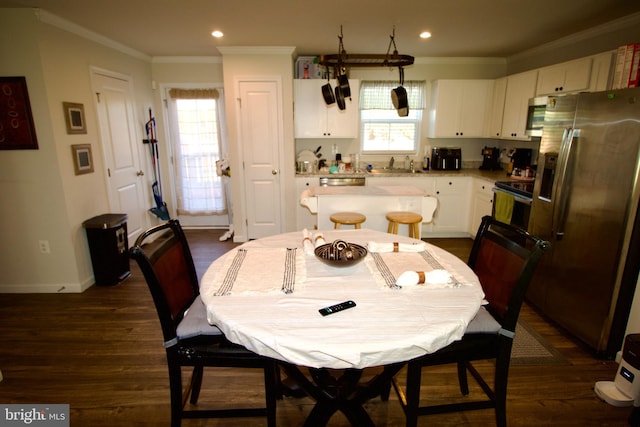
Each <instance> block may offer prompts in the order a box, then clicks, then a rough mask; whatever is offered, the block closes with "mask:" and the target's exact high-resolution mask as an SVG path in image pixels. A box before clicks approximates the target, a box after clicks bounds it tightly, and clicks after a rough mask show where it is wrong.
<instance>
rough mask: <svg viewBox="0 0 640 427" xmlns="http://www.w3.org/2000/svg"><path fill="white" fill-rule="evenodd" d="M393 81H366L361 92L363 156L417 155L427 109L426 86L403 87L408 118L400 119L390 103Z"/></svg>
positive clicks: (418, 84) (406, 85) (395, 85)
mask: <svg viewBox="0 0 640 427" xmlns="http://www.w3.org/2000/svg"><path fill="white" fill-rule="evenodd" d="M397 86H398V83H397V82H392V81H363V82H362V86H361V88H360V125H361V129H360V135H361V150H362V152H363V153H369V154H376V153H385V154H386V153H415V152H417V151H418V148H419V146H420V123H421V122H422V110H423V109H424V108H425V102H426V98H425V83H424V82H420V81H410V82H405V83H404V85H403V86H404V88H405V89H406V91H407V97H408V100H409V115H408V116H407V117H399V116H398V113H397V111H396V110H395V109H394V108H393V104H392V103H391V90H392V89H393V88H395V87H397Z"/></svg>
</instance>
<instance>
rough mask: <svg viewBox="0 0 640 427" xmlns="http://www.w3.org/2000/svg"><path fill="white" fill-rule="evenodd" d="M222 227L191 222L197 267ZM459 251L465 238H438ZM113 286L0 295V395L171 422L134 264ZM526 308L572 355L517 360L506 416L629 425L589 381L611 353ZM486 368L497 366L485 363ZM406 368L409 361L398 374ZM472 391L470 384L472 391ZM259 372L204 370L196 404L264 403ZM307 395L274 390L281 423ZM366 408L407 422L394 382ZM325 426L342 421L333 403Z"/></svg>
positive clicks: (112, 420) (442, 376) (87, 414)
mask: <svg viewBox="0 0 640 427" xmlns="http://www.w3.org/2000/svg"><path fill="white" fill-rule="evenodd" d="M221 234H222V232H221V231H214V230H198V231H189V230H188V231H187V236H188V239H189V241H190V245H191V248H192V251H193V256H194V260H195V263H196V266H197V269H198V273H199V275H200V276H201V275H202V274H203V273H204V271H205V270H206V268H207V266H208V265H209V263H210V262H211V260H212V259H214V258H215V257H218V256H219V255H221V254H222V253H224V252H226V251H227V250H229V249H230V248H232V247H233V246H235V245H234V244H233V243H229V242H219V240H218V238H219V236H220V235H221ZM430 242H432V243H434V244H438V245H439V246H442V247H444V248H445V249H447V250H449V251H451V252H453V253H454V254H456V255H458V256H460V257H462V258H463V259H466V257H467V254H468V251H469V247H470V242H471V241H470V240H465V239H434V240H430ZM131 271H132V275H131V277H130V278H128V279H127V280H126V281H125V282H123V283H120V284H118V285H116V286H113V287H95V286H94V287H92V288H90V289H89V290H87V291H86V292H84V293H82V294H55V295H52V294H29V295H20V294H4V295H0V313H1V314H0V319H1V320H0V322H1V323H0V328H1V329H0V339H1V341H2V346H1V350H0V370H1V371H2V374H3V376H4V380H3V381H2V382H0V403H5V404H6V403H21V404H29V403H67V404H70V407H71V425H72V426H92V427H102V426H104V427H107V426H109V427H112V426H163V425H165V426H166V425H169V389H168V379H167V371H166V364H165V353H164V349H163V348H162V345H161V343H162V336H161V333H160V327H159V324H158V323H157V318H156V314H155V311H154V308H153V303H152V301H151V297H150V295H149V293H148V290H147V288H146V284H145V283H144V280H143V278H142V275H141V274H140V272H139V270H138V269H137V266H136V265H135V264H134V263H132V264H131ZM522 318H523V319H525V320H526V321H527V322H528V323H529V324H530V325H531V326H533V327H534V328H535V329H536V331H537V332H538V333H540V334H541V335H542V336H543V337H545V338H546V339H547V340H548V341H549V342H550V343H551V344H553V345H554V346H555V347H556V348H557V349H558V350H559V351H560V352H561V353H562V354H563V355H564V357H566V359H568V360H569V361H570V363H571V365H570V366H566V365H551V366H512V368H511V375H510V381H509V400H508V404H507V416H508V420H509V425H510V426H512V427H514V426H546V425H553V426H581V427H582V426H625V425H627V418H628V416H629V414H630V408H614V407H612V406H609V405H607V404H606V403H604V402H601V401H600V400H599V399H598V398H597V397H596V396H595V395H594V393H593V390H592V388H593V385H594V383H595V382H596V381H600V380H612V379H613V377H614V374H615V372H616V369H617V364H616V363H615V362H614V361H609V360H600V359H596V358H594V357H593V356H592V355H591V354H590V353H589V352H588V351H586V350H585V349H584V348H582V347H581V346H580V345H579V344H577V343H575V342H574V341H572V340H571V339H569V338H568V337H566V336H565V335H564V334H563V333H562V332H561V331H559V330H557V329H556V328H554V327H553V326H552V325H550V324H549V323H548V322H546V321H545V320H544V319H543V318H541V317H540V316H539V315H538V314H536V312H535V311H534V310H532V309H531V308H530V307H525V308H524V309H523V312H522ZM481 369H482V370H490V369H492V365H491V364H490V363H488V362H487V363H486V364H485V365H482V366H481ZM399 375H400V376H401V378H402V376H403V375H404V372H401V373H400V374H399ZM423 378H424V379H428V380H429V381H430V383H431V384H432V385H431V386H429V387H428V388H425V392H423V395H425V396H429V398H433V399H438V398H440V397H441V396H442V395H443V394H444V393H446V392H451V393H453V394H452V395H453V396H456V395H458V394H459V392H458V390H457V380H456V376H455V369H450V368H448V367H438V368H434V369H430V370H429V371H428V373H426V374H425V375H424V376H423ZM472 392H473V391H472ZM261 399H262V382H261V378H260V376H259V374H256V373H254V372H251V371H243V370H231V369H222V370H217V371H216V372H207V373H205V379H204V385H203V392H202V393H201V399H200V400H201V401H200V406H204V405H205V404H207V403H212V404H217V405H225V404H228V403H233V402H234V401H242V402H256V404H260V403H262V401H261ZM312 405H313V401H312V400H311V399H309V398H288V397H287V398H284V400H282V401H279V402H278V409H277V412H278V425H279V426H283V427H288V426H299V425H301V424H302V423H303V420H304V419H305V416H306V414H308V413H309V411H310V410H311V407H312ZM366 408H367V411H368V412H369V414H370V415H371V417H372V418H373V420H374V422H375V423H376V425H378V426H401V425H404V416H403V414H402V411H401V409H400V405H399V404H398V402H397V398H396V397H395V395H394V394H393V393H392V396H391V398H390V400H389V402H381V401H380V399H373V400H371V401H370V402H368V403H367V405H366ZM493 424H494V415H493V411H492V410H481V411H474V412H467V413H455V414H443V415H434V416H429V417H421V418H420V420H419V425H424V426H426V425H431V426H487V425H493ZM259 425H266V420H264V419H260V418H254V419H233V420H231V419H226V420H204V421H203V420H199V421H198V420H189V421H185V422H184V423H183V426H185V427H189V426H259ZM330 425H331V426H346V425H348V423H347V421H346V419H345V418H344V417H343V416H342V415H340V414H337V415H336V416H334V417H333V418H332V419H331V422H330Z"/></svg>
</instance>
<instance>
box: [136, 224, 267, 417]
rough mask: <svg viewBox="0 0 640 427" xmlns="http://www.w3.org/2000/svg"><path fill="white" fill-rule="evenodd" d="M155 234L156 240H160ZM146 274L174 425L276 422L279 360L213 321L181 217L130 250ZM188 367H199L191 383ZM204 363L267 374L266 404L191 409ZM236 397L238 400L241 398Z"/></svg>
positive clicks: (142, 237)
mask: <svg viewBox="0 0 640 427" xmlns="http://www.w3.org/2000/svg"><path fill="white" fill-rule="evenodd" d="M154 238H155V240H154ZM130 256H131V258H133V259H135V260H136V261H137V263H138V265H139V266H140V270H142V273H143V275H144V277H145V280H146V282H147V285H148V287H149V290H150V291H151V295H152V297H153V302H154V304H155V307H156V311H157V313H158V317H159V319H160V325H161V327H162V334H163V336H164V343H163V346H164V348H165V349H166V354H167V364H168V367H169V387H170V390H171V426H172V427H178V426H180V424H181V421H182V419H183V418H228V417H256V416H258V417H265V416H266V417H267V425H268V426H270V427H274V426H275V425H276V398H277V397H278V371H277V365H276V362H275V361H274V360H272V359H269V358H266V357H263V356H259V355H257V354H255V353H253V352H251V351H249V350H247V349H246V348H244V347H242V346H239V345H236V344H233V343H231V342H229V341H227V339H226V338H225V336H224V334H223V333H222V332H221V331H220V329H218V328H217V327H215V326H212V325H210V324H209V323H208V322H207V316H206V307H205V305H204V303H203V302H202V299H201V298H200V289H199V286H198V276H197V274H196V270H195V266H194V264H193V258H192V257H191V251H190V250H189V245H188V243H187V239H186V237H185V235H184V232H183V231H182V228H181V227H180V223H179V222H178V221H177V220H170V221H168V222H166V223H164V224H161V225H158V226H156V227H153V228H151V229H149V230H147V231H145V232H144V233H142V234H141V235H140V236H139V237H138V239H137V240H136V242H135V244H134V246H133V247H132V248H131V249H130ZM183 367H189V368H193V371H192V374H191V381H190V383H189V384H188V385H187V386H186V387H185V390H184V392H183V387H182V369H183ZM204 367H243V368H256V369H260V370H262V371H263V373H264V383H265V400H266V404H265V406H264V407H243V408H234V409H189V410H187V409H185V406H186V402H187V399H188V398H189V396H190V397H191V398H190V403H191V404H192V405H196V404H197V401H198V397H199V394H200V387H201V385H202V377H203V373H204ZM241 398H242V397H241V396H235V397H234V398H233V400H234V401H237V400H241Z"/></svg>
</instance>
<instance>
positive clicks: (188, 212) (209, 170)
mask: <svg viewBox="0 0 640 427" xmlns="http://www.w3.org/2000/svg"><path fill="white" fill-rule="evenodd" d="M220 92H221V89H171V90H169V101H170V115H171V117H172V121H171V125H172V130H173V132H172V133H173V138H172V140H173V152H174V162H173V164H174V168H175V170H174V173H175V184H176V188H175V190H176V199H177V200H176V201H177V213H178V215H179V216H207V215H221V214H226V213H227V206H226V203H225V197H224V189H223V186H222V180H221V178H220V176H218V175H217V173H216V160H218V159H220V158H221V155H220V151H221V149H220V146H221V139H222V135H221V129H220V123H221V121H220V118H221V114H222V113H223V111H222V110H223V108H221V107H222V105H221V94H220Z"/></svg>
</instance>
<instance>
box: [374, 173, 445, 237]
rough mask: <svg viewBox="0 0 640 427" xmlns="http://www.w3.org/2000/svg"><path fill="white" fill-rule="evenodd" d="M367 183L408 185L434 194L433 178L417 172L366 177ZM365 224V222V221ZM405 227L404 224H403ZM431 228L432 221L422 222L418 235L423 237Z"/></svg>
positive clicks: (434, 183)
mask: <svg viewBox="0 0 640 427" xmlns="http://www.w3.org/2000/svg"><path fill="white" fill-rule="evenodd" d="M367 185H371V186H385V185H408V186H412V187H416V188H419V189H420V190H423V191H424V192H426V193H427V194H428V195H430V196H435V195H436V180H435V178H432V177H429V176H424V175H422V174H417V175H416V176H411V177H406V178H403V177H387V178H385V177H380V178H367ZM365 224H366V223H365ZM405 227H406V226H405ZM432 230H433V223H423V224H422V230H421V233H420V235H421V236H422V237H425V236H426V235H427V234H429V233H431V232H432Z"/></svg>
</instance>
